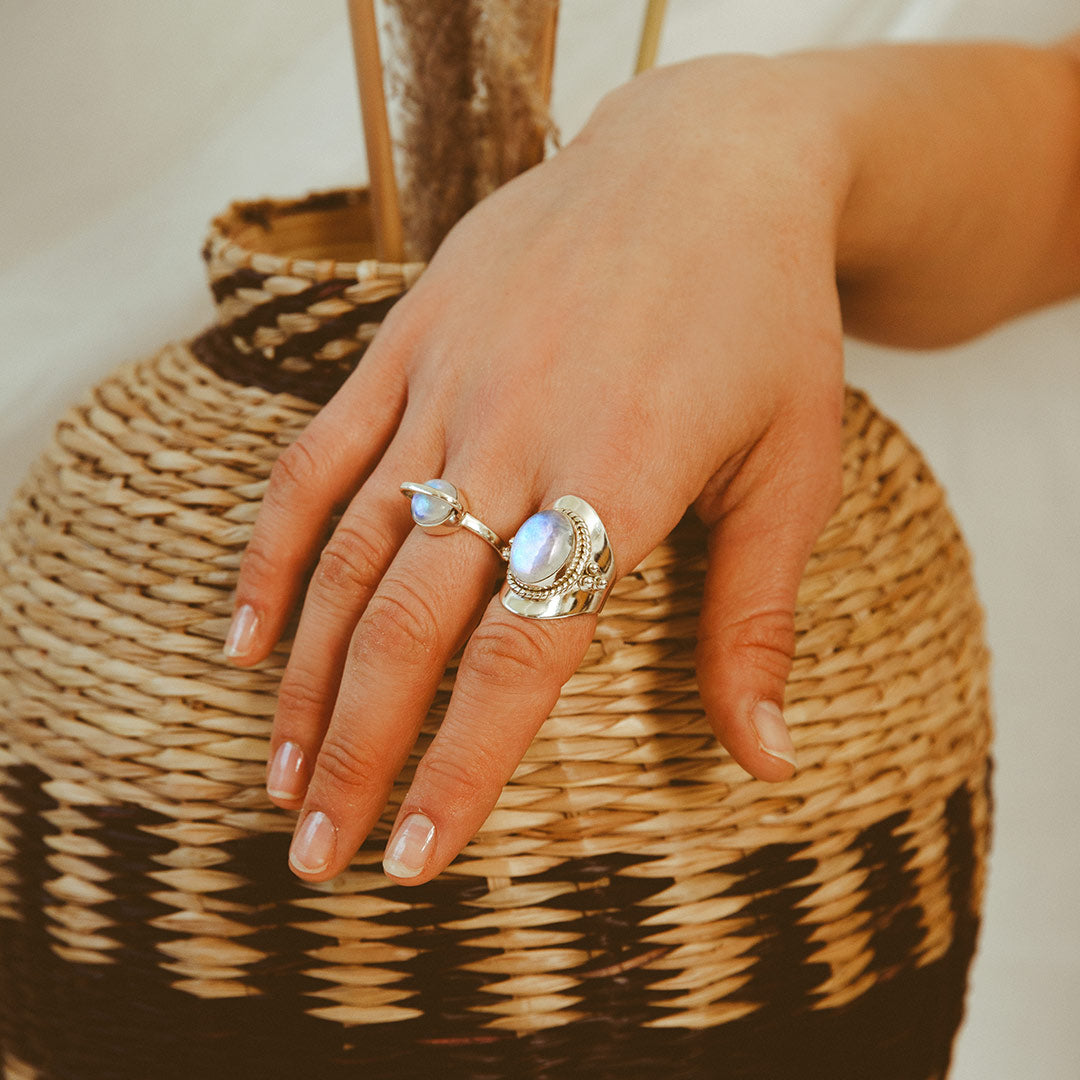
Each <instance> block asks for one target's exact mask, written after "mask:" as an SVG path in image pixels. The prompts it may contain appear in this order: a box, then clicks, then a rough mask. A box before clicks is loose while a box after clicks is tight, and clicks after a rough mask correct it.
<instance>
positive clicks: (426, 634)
mask: <svg viewBox="0 0 1080 1080" xmlns="http://www.w3.org/2000/svg"><path fill="white" fill-rule="evenodd" d="M439 646H440V635H439V623H438V620H437V619H436V614H435V611H434V609H433V608H432V606H431V603H430V601H429V600H428V599H427V598H426V597H425V596H424V595H423V594H422V593H421V592H419V591H418V590H417V589H416V588H414V587H413V586H412V585H411V584H409V583H408V582H407V581H404V580H402V579H400V578H393V579H387V580H384V581H383V583H382V586H381V588H380V589H379V591H378V592H377V593H375V595H374V596H372V598H371V600H370V602H369V603H368V606H367V609H366V610H365V612H364V617H363V618H362V619H361V620H360V623H359V625H358V626H357V628H356V634H355V635H354V636H353V643H352V649H353V651H354V653H356V654H357V655H358V657H365V658H367V659H368V660H369V661H370V657H371V656H372V654H381V653H392V654H393V655H394V656H395V657H396V658H398V660H399V661H402V662H404V663H406V664H409V663H416V664H422V663H424V662H425V661H430V658H431V657H433V656H436V655H438V654H439Z"/></svg>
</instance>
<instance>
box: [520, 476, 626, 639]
mask: <svg viewBox="0 0 1080 1080" xmlns="http://www.w3.org/2000/svg"><path fill="white" fill-rule="evenodd" d="M507 562H508V563H509V565H508V566H507V569H506V583H505V584H504V585H503V587H502V591H501V592H500V594H499V598H500V599H501V600H502V604H503V607H505V608H506V609H507V610H508V611H512V612H514V614H515V615H524V616H525V618H527V619H564V618H566V617H567V616H569V615H583V614H586V613H589V612H595V611H599V610H600V609H601V608H602V607H603V606H604V601H605V600H606V599H607V595H608V592H609V591H610V590H611V584H612V581H613V580H614V577H615V555H614V552H613V551H612V550H611V543H610V542H609V540H608V535H607V530H606V529H605V528H604V523H603V522H602V521H601V520H600V515H599V514H597V512H596V511H595V510H594V509H593V508H592V507H591V506H590V505H589V504H588V503H587V502H586V501H585V500H584V499H580V498H578V497H577V496H576V495H562V496H560V497H559V498H558V499H556V500H555V502H554V503H553V504H552V507H551V509H550V510H541V511H540V512H539V513H538V514H533V515H532V517H530V518H529V519H528V520H527V521H526V522H525V523H524V524H523V525H522V526H521V528H520V529H518V531H517V533H516V534H515V535H514V537H513V538H512V539H511V541H510V551H509V556H508V558H507Z"/></svg>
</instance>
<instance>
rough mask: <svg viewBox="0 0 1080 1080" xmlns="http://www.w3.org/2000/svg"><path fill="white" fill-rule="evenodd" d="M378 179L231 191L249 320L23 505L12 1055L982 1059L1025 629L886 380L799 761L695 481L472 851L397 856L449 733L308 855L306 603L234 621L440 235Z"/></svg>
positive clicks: (107, 408) (77, 414)
mask: <svg viewBox="0 0 1080 1080" xmlns="http://www.w3.org/2000/svg"><path fill="white" fill-rule="evenodd" d="M365 205H366V204H365V198H364V196H363V194H362V193H357V192H344V193H331V194H326V195H319V196H315V197H311V198H309V199H307V200H300V201H298V202H295V203H272V202H262V203H258V204H249V205H246V206H245V205H237V206H234V207H232V208H231V209H230V211H229V212H227V213H226V214H225V215H223V216H222V217H221V218H219V219H218V220H217V221H216V223H215V228H214V232H213V233H212V235H211V238H210V240H209V241H208V243H207V246H206V249H205V255H206V257H207V261H208V266H209V269H210V276H211V282H212V288H213V290H214V294H215V296H216V298H217V300H218V304H219V311H220V321H219V326H218V327H217V328H215V329H213V330H211V331H208V332H207V333H206V334H204V335H203V336H202V337H201V338H199V339H197V340H196V341H194V342H192V343H191V344H190V345H180V344H176V345H170V346H167V347H166V348H164V349H162V350H161V351H160V352H159V353H158V354H157V355H155V356H153V357H151V358H149V359H146V360H143V361H141V362H139V363H135V364H131V365H128V366H126V367H123V368H121V369H119V370H118V371H117V372H116V373H115V374H114V375H112V376H111V377H110V378H108V379H106V380H105V381H104V382H103V383H102V384H101V385H99V386H98V387H97V388H96V389H94V390H93V391H92V392H91V393H90V394H89V395H88V396H87V397H86V398H85V400H84V401H83V402H81V403H80V404H79V405H78V406H76V407H75V408H73V409H72V410H71V411H70V412H68V414H67V415H66V416H65V417H64V418H63V420H62V421H61V422H60V424H59V426H58V428H57V431H56V435H55V439H54V441H53V443H52V445H51V446H50V447H49V448H48V449H47V450H46V451H45V452H44V453H43V455H42V456H41V458H40V459H39V460H38V462H37V463H36V465H35V466H34V467H33V469H32V471H31V474H30V476H29V478H28V479H27V481H26V482H25V483H24V485H23V486H22V488H21V489H20V491H19V492H18V494H17V496H16V497H15V499H14V501H13V503H12V505H11V507H10V510H9V512H8V515H7V517H6V520H5V521H4V523H3V526H2V530H0V562H2V566H3V571H2V576H0V710H2V717H3V726H2V729H0V852H2V857H3V860H4V861H3V863H2V865H0V956H2V967H0V1044H2V1046H3V1048H4V1052H5V1058H4V1061H5V1067H4V1073H3V1075H5V1076H8V1077H20V1078H22V1077H27V1078H29V1077H34V1078H40V1080H95V1078H98V1077H101V1078H104V1077H108V1078H110V1080H117V1078H123V1080H129V1078H130V1080H146V1078H148V1077H154V1078H155V1080H156V1078H164V1080H168V1078H173V1077H175V1078H185V1080H188V1078H190V1080H194V1078H196V1077H197V1078H199V1080H211V1078H218V1077H221V1078H224V1077H226V1076H228V1077H237V1076H241V1077H243V1076H259V1077H261V1078H271V1077H278V1076H280V1077H286V1076H289V1077H294V1076H296V1075H298V1074H300V1073H301V1071H302V1074H303V1075H310V1076H318V1077H320V1078H338V1077H342V1078H344V1077H346V1076H348V1077H353V1076H356V1075H373V1076H376V1077H380V1078H381V1077H396V1076H414V1075H415V1076H420V1075H422V1074H427V1073H429V1072H430V1071H431V1070H433V1069H441V1070H442V1071H443V1072H444V1074H447V1075H451V1076H461V1077H470V1078H474V1077H492V1078H494V1077H505V1076H511V1075H513V1076H515V1077H517V1076H527V1077H554V1078H563V1077H568V1078H570V1077H579V1076H580V1077H586V1076H587V1077H589V1078H590V1080H596V1078H598V1077H607V1076H611V1077H616V1076H618V1077H620V1078H625V1077H627V1076H630V1077H649V1076H664V1077H665V1078H670V1077H703V1076H723V1077H739V1078H757V1077H761V1078H763V1080H764V1078H766V1077H768V1078H770V1080H777V1078H782V1077H792V1078H795V1077H798V1078H802V1077H806V1078H814V1077H822V1078H824V1077H829V1078H830V1080H844V1078H850V1080H866V1078H867V1077H871V1076H872V1077H874V1078H875V1080H888V1078H896V1080H900V1078H904V1080H931V1078H933V1077H942V1076H944V1075H945V1072H946V1069H947V1065H948V1059H949V1053H950V1047H951V1042H952V1038H953V1034H954V1032H955V1030H956V1027H957V1025H958V1023H959V1020H960V1016H961V1011H962V1002H963V995H964V988H965V983H966V972H967V967H968V964H969V961H970V958H971V955H972V950H973V947H974V941H975V934H976V929H977V925H978V912H979V904H980V898H981V894H982V887H983V878H984V867H985V861H984V860H985V853H986V845H987V834H988V791H987V783H988V746H989V739H990V721H989V713H988V698H987V653H986V649H985V646H984V643H983V638H982V617H981V612H980V608H979V605H978V602H977V600H976V597H975V593H974V591H973V587H972V582H971V577H970V572H969V558H968V554H967V551H966V549H965V547H964V544H963V542H962V540H961V538H960V536H959V534H958V532H957V529H956V526H955V523H954V522H953V519H952V517H951V516H950V514H949V511H948V509H947V508H946V505H945V501H944V498H943V494H942V491H941V489H940V488H939V486H938V485H937V484H936V482H935V481H934V479H933V477H932V475H931V474H930V472H929V470H928V469H927V467H926V465H925V464H924V462H923V461H922V459H921V457H920V456H919V454H918V453H917V452H916V451H915V450H914V449H913V447H912V446H911V444H910V443H909V442H908V441H907V439H906V438H905V437H904V436H903V435H902V434H901V433H900V432H899V431H898V430H897V429H896V427H895V426H894V425H893V424H892V423H890V422H889V421H887V420H886V419H884V418H883V417H882V416H881V415H880V414H879V413H878V412H876V410H875V409H874V408H873V406H872V405H871V404H870V403H869V402H868V400H867V399H866V397H865V396H863V395H862V394H861V393H859V392H858V391H855V390H849V391H848V394H847V405H846V412H845V417H844V427H845V448H844V494H843V500H842V502H841V504H840V506H839V507H838V509H837V510H836V512H835V514H834V515H833V517H832V519H831V521H830V522H829V523H828V525H827V527H826V528H825V530H824V532H823V533H822V535H821V537H820V539H819V541H818V544H817V546H816V548H815V550H814V553H813V555H812V557H811V559H810V563H809V566H808V567H807V571H806V574H805V577H804V579H803V582H802V587H801V589H800V593H799V607H798V612H797V630H798V646H797V653H796V658H795V663H794V667H793V669H792V673H791V678H790V680H789V683H788V688H787V698H786V705H785V715H786V717H787V718H788V720H789V722H790V723H791V725H792V733H793V737H794V740H795V743H796V747H797V751H798V757H799V763H800V768H799V771H798V773H797V775H796V776H795V778H794V779H793V780H791V781H789V782H787V783H783V784H778V785H769V784H765V783H762V782H759V781H755V780H752V779H750V778H749V777H747V776H746V775H745V774H744V773H743V772H742V770H741V769H740V768H739V767H738V766H737V765H735V764H734V763H733V762H732V761H731V759H730V758H729V757H728V755H727V754H726V753H725V752H724V751H723V750H722V749H721V748H720V747H719V746H718V745H717V743H716V742H715V741H714V739H713V737H712V734H711V731H710V729H709V727H708V724H707V723H706V721H705V719H704V717H703V714H702V709H701V704H700V701H699V698H698V695H697V691H696V686H695V677H694V668H693V648H694V634H695V621H696V616H697V611H698V606H699V603H700V598H701V593H702V583H703V578H704V570H705V561H704V536H703V531H702V529H701V527H700V526H699V525H697V524H696V523H695V521H693V520H692V519H690V518H687V519H686V520H685V521H684V522H683V523H682V525H680V527H679V528H678V529H677V530H676V531H675V532H674V533H673V534H672V536H671V537H670V538H669V540H668V541H667V542H666V543H664V544H663V545H661V546H660V547H659V548H658V549H657V550H656V551H655V552H653V553H652V554H651V555H650V556H649V557H648V558H647V559H646V560H645V561H644V562H643V563H642V564H641V565H640V566H639V567H638V568H637V569H636V570H635V571H634V572H633V573H631V574H629V575H627V576H626V577H625V578H624V579H622V580H621V581H620V582H619V583H618V584H617V585H616V586H615V589H614V591H613V594H612V596H611V598H610V600H609V601H608V604H607V606H606V608H605V610H604V613H603V615H602V616H601V618H600V622H599V625H598V628H597V633H596V638H595V640H594V642H593V644H592V645H591V647H590V648H589V651H588V654H587V655H586V658H585V661H584V663H583V664H582V666H581V669H580V670H579V672H578V673H577V674H576V675H575V676H574V677H573V678H572V679H571V680H570V682H569V683H567V685H566V687H565V689H564V692H563V694H562V697H561V698H560V700H559V703H558V705H557V706H556V708H555V710H554V712H553V714H552V716H551V718H550V719H549V720H548V722H547V723H546V725H545V726H544V727H543V729H542V730H541V732H540V734H539V736H538V737H537V739H536V740H535V742H534V743H533V745H532V747H531V748H530V750H529V751H528V753H527V754H526V757H525V759H524V761H523V763H522V764H521V766H520V768H519V769H518V770H517V772H516V773H515V775H514V777H513V779H512V780H511V782H510V783H509V784H508V786H507V787H506V789H505V791H504V792H503V795H502V797H501V799H500V801H499V804H498V807H497V809H496V810H495V811H494V813H493V814H492V815H491V817H490V818H489V819H488V821H487V822H486V824H485V825H484V827H483V828H482V829H481V830H480V832H479V834H478V835H477V836H476V838H475V839H474V840H473V842H472V843H471V844H470V845H469V847H468V848H467V850H466V851H465V853H464V854H463V855H462V856H461V857H460V858H459V859H458V860H457V861H456V862H455V863H454V864H452V866H451V867H450V868H449V870H447V871H446V872H445V873H444V874H442V875H440V876H439V877H438V878H436V879H435V880H434V881H432V882H430V883H428V884H427V885H423V886H420V887H416V888H405V887H402V886H398V885H395V884H393V883H392V882H390V881H389V880H388V879H387V878H386V877H384V876H383V874H382V873H381V870H380V865H379V864H380V858H381V854H382V848H383V846H384V844H385V841H386V837H387V834H388V828H389V825H390V823H391V822H392V820H393V817H394V814H395V812H396V808H397V805H398V803H399V801H400V798H401V796H402V795H403V793H404V791H405V790H406V787H407V783H408V778H409V773H410V772H411V768H412V763H410V766H409V767H408V768H407V769H406V771H405V774H404V775H403V777H402V779H401V780H400V781H399V783H398V784H397V786H396V787H395V789H394V795H393V797H392V800H391V805H390V806H389V807H388V809H387V812H386V814H384V816H383V819H382V821H381V822H380V824H379V826H378V827H377V828H376V829H375V831H374V833H373V834H372V836H371V838H370V839H369V840H368V841H367V842H366V843H365V844H364V846H363V848H362V849H361V851H360V852H359V853H358V854H357V856H356V858H355V860H354V861H353V864H352V867H351V869H350V870H349V871H348V872H346V873H344V874H342V875H340V876H339V877H337V878H335V879H334V880H332V881H330V882H327V883H324V884H318V885H312V884H310V883H306V882H302V881H300V880H298V879H297V878H295V877H294V876H293V875H292V874H291V873H290V872H289V870H288V869H287V865H286V853H287V848H288V841H289V837H290V834H291V831H292V828H293V825H294V821H295V814H293V813H289V812H286V811H283V810H280V809H277V808H276V807H274V806H273V805H272V804H271V803H270V801H269V800H268V799H267V797H266V794H265V790H264V787H263V784H264V777H265V762H266V754H267V745H268V737H269V733H270V727H271V720H272V717H273V713H274V706H275V693H276V690H277V686H278V682H279V679H280V676H281V673H282V670H283V666H284V663H285V659H286V656H287V652H288V643H287V642H285V643H283V644H282V645H281V646H279V648H278V649H277V650H276V651H275V653H274V654H273V655H272V656H271V657H270V659H269V660H268V661H266V662H264V663H263V664H261V665H260V666H259V667H258V668H257V669H255V670H251V671H244V670H238V669H236V668H233V667H231V666H229V665H228V664H227V663H226V662H225V660H224V658H223V656H222V653H221V646H222V641H223V639H224V635H225V632H226V627H227V623H228V616H229V614H230V599H231V598H230V592H231V589H232V587H233V586H234V584H235V578H236V570H237V567H238V564H239V560H240V555H241V552H242V550H243V547H244V544H245V542H246V540H247V538H248V536H249V535H250V530H251V524H252V521H253V519H254V517H255V513H256V511H257V509H258V504H259V499H260V497H261V496H262V493H263V491H264V490H265V485H266V481H267V477H268V474H269V471H270V467H271V465H272V464H273V461H274V460H275V458H276V457H277V455H278V454H279V453H280V451H281V450H282V448H283V447H285V446H286V445H288V444H289V443H290V442H292V441H293V440H294V439H295V438H296V437H297V435H298V434H299V433H300V431H301V430H302V429H303V427H304V425H305V424H306V423H307V422H308V421H309V420H310V418H311V416H312V415H313V414H314V412H315V411H316V410H317V407H318V406H317V403H318V402H321V401H324V400H325V399H326V397H327V396H328V395H329V393H332V391H333V388H334V386H336V385H337V384H338V383H340V381H341V379H342V378H343V377H344V374H345V373H347V371H348V370H349V369H350V368H351V366H352V365H353V364H354V363H355V362H356V361H357V360H358V359H359V357H360V355H361V354H362V351H363V347H364V344H365V343H366V342H367V341H368V340H370V337H371V335H372V334H373V332H374V329H375V327H376V325H377V323H378V320H379V318H381V317H382V314H383V313H385V311H386V309H387V307H388V306H389V305H390V304H391V303H392V301H393V299H394V297H395V296H397V295H398V294H399V293H400V291H401V290H402V289H403V288H405V287H407V285H408V284H409V283H410V282H411V281H412V280H414V279H415V277H416V275H417V274H418V273H419V271H420V267H418V266H412V267H406V268H402V267H397V266H387V265H379V264H376V263H374V262H372V261H365V257H366V256H367V255H368V254H370V243H371V236H370V229H369V226H368V222H367V217H366V209H365ZM350 256H351V257H352V259H354V260H355V259H357V257H359V261H349V262H342V261H334V259H335V258H336V259H338V260H341V259H344V258H346V257H350ZM301 391H302V392H303V397H301V396H298V395H299V393H300V392H301ZM452 674H453V673H452V671H451V673H449V674H448V676H447V678H446V679H445V680H444V683H443V685H442V687H441V689H440V692H439V694H438V696H437V699H436V702H435V705H434V707H433V709H432V712H431V715H430V717H429V721H428V723H427V724H426V725H425V729H424V732H423V735H422V736H421V738H420V741H419V743H418V746H417V748H416V751H415V752H414V755H413V758H412V759H411V762H415V760H416V758H417V756H418V755H419V753H421V752H422V750H423V749H424V747H425V746H426V745H427V743H428V742H429V741H430V738H431V736H432V733H433V732H434V730H435V728H436V727H437V725H438V722H439V718H440V716H441V715H442V712H443V710H444V708H445V705H446V701H447V697H448V693H449V690H450V687H451V685H452ZM365 1067H366V1068H367V1069H368V1072H367V1074H364V1073H362V1072H361V1070H362V1069H364V1068H365Z"/></svg>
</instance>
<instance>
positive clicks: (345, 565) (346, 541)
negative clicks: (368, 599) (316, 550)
mask: <svg viewBox="0 0 1080 1080" xmlns="http://www.w3.org/2000/svg"><path fill="white" fill-rule="evenodd" d="M389 559H390V552H389V550H388V549H387V546H386V539H385V537H383V536H381V535H380V534H379V533H377V532H376V530H375V529H373V528H372V527H371V526H362V525H359V524H357V523H352V522H347V521H341V522H340V523H339V524H338V527H337V528H336V529H335V530H334V534H333V536H331V537H330V539H329V541H327V544H326V547H324V548H323V550H322V554H321V555H320V556H319V564H318V566H317V567H316V568H315V575H314V577H313V579H312V585H313V586H314V588H315V590H316V591H317V592H318V593H320V594H323V595H326V596H328V597H330V598H331V599H335V598H337V597H338V596H341V595H344V596H347V597H350V598H352V597H354V596H355V594H356V593H357V592H360V593H363V592H364V591H365V590H369V589H371V588H373V587H374V584H375V582H376V581H378V580H379V577H380V576H381V574H382V572H383V568H384V567H385V566H386V564H387V562H389Z"/></svg>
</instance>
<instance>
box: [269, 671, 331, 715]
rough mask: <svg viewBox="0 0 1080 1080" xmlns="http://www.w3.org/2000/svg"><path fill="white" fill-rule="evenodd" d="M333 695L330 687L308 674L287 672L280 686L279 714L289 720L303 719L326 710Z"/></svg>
mask: <svg viewBox="0 0 1080 1080" xmlns="http://www.w3.org/2000/svg"><path fill="white" fill-rule="evenodd" d="M332 700H333V697H332V694H331V692H330V689H329V687H327V686H325V685H319V684H318V683H317V682H316V681H315V680H314V679H312V678H311V676H309V675H307V674H300V673H297V674H293V673H291V672H286V674H285V677H284V678H283V679H282V680H281V686H280V687H279V688H278V700H277V715H278V718H279V719H282V718H284V719H287V720H289V721H295V720H298V719H299V720H303V719H305V718H310V717H312V716H313V715H318V714H321V713H323V712H325V711H326V709H327V708H328V707H329V706H330V704H331V703H332Z"/></svg>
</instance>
